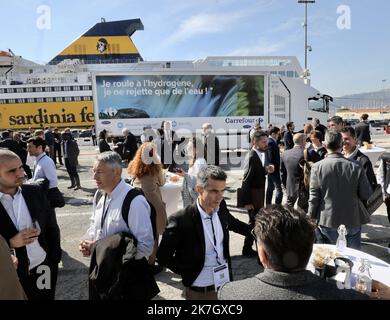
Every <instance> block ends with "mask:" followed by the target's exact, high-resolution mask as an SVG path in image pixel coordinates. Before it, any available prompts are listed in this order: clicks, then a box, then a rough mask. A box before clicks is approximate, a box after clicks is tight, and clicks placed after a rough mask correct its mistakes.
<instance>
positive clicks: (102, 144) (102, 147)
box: [99, 139, 111, 153]
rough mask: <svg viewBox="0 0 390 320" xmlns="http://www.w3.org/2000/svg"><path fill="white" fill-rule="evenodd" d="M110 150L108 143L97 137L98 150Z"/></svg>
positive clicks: (101, 151)
mask: <svg viewBox="0 0 390 320" xmlns="http://www.w3.org/2000/svg"><path fill="white" fill-rule="evenodd" d="M105 151H111V148H110V145H109V144H108V143H107V141H106V140H105V139H99V152H100V153H103V152H105Z"/></svg>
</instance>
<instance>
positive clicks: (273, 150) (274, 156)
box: [267, 138, 280, 175]
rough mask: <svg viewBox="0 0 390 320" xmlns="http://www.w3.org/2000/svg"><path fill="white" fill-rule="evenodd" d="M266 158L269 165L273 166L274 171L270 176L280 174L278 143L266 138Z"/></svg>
mask: <svg viewBox="0 0 390 320" xmlns="http://www.w3.org/2000/svg"><path fill="white" fill-rule="evenodd" d="M267 156H268V160H269V163H271V164H273V165H274V166H275V171H274V172H273V173H272V174H271V175H279V174H280V150H279V146H278V143H277V142H276V141H275V140H274V139H272V138H268V149H267Z"/></svg>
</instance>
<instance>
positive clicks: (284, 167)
mask: <svg viewBox="0 0 390 320" xmlns="http://www.w3.org/2000/svg"><path fill="white" fill-rule="evenodd" d="M302 159H303V148H301V147H297V146H295V147H294V148H292V149H291V150H287V151H285V152H283V154H282V157H281V164H280V167H281V177H282V182H283V185H284V186H285V187H286V191H287V196H289V197H293V196H296V195H297V194H298V189H299V183H300V182H301V181H302V180H303V170H302V168H301V167H300V165H299V163H300V162H301V161H302Z"/></svg>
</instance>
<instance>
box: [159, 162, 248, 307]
mask: <svg viewBox="0 0 390 320" xmlns="http://www.w3.org/2000/svg"><path fill="white" fill-rule="evenodd" d="M226 178H227V176H226V173H225V172H224V171H223V170H222V169H221V168H219V167H217V166H210V165H209V166H207V167H204V168H203V169H201V170H200V172H199V173H198V176H197V185H196V191H197V192H198V194H199V197H198V199H197V201H196V202H195V203H194V204H192V205H190V206H188V207H186V208H185V209H183V210H180V211H179V212H176V213H175V214H173V215H171V216H170V217H169V219H168V226H167V228H166V229H165V232H164V234H163V237H162V240H161V243H160V246H159V249H158V251H157V259H158V262H159V264H161V265H163V266H166V267H167V268H169V269H171V270H172V271H173V272H175V273H177V274H179V275H181V277H182V281H183V284H184V286H185V295H186V298H187V299H188V300H206V299H207V300H213V299H216V298H217V293H216V287H219V286H220V285H221V284H222V283H224V282H225V281H229V278H230V281H231V280H232V272H231V261H230V253H229V230H231V231H234V232H238V233H240V234H243V235H249V234H250V226H248V225H247V224H245V223H243V222H241V221H239V220H238V219H236V218H234V217H233V216H232V215H231V214H230V213H229V210H228V209H227V207H226V203H225V201H224V200H223V193H224V190H225V187H226ZM220 280H222V282H220Z"/></svg>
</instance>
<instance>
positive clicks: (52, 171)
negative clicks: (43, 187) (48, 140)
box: [31, 152, 58, 189]
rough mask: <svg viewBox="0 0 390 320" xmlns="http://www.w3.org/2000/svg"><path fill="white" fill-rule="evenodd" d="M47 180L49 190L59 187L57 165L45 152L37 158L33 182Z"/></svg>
mask: <svg viewBox="0 0 390 320" xmlns="http://www.w3.org/2000/svg"><path fill="white" fill-rule="evenodd" d="M45 178H46V179H47V180H49V189H51V188H55V187H57V186H58V179H57V171H56V165H55V164H54V161H53V159H52V158H50V157H49V156H47V155H46V153H45V152H43V153H41V154H40V155H39V156H38V157H36V158H35V168H34V175H33V177H32V179H31V180H32V181H36V180H38V179H45Z"/></svg>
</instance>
